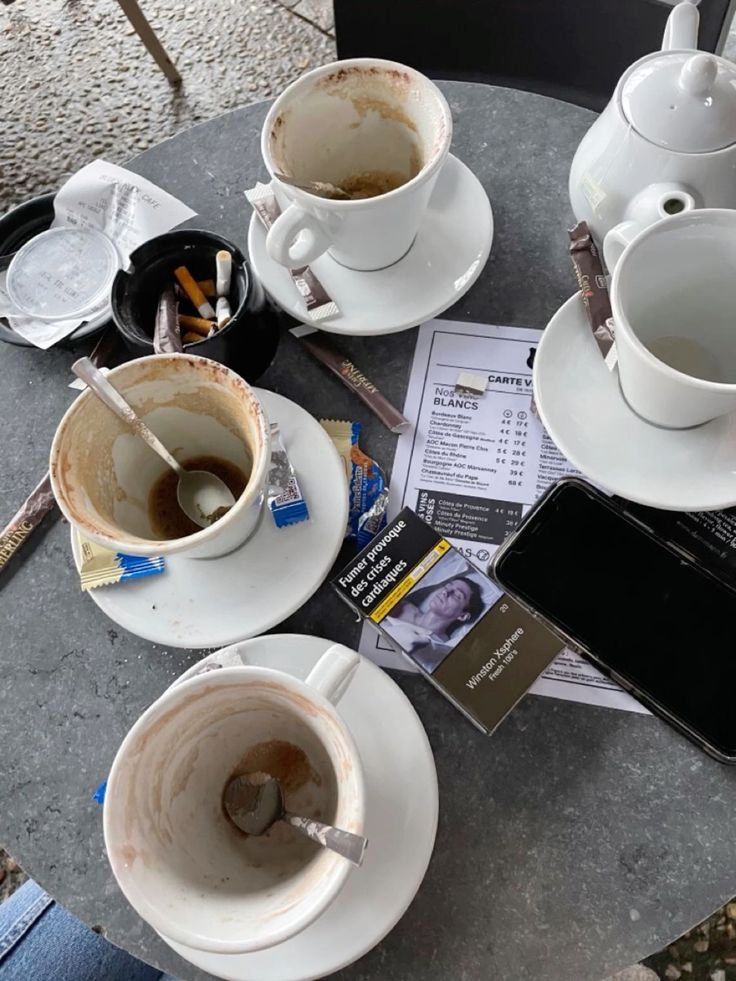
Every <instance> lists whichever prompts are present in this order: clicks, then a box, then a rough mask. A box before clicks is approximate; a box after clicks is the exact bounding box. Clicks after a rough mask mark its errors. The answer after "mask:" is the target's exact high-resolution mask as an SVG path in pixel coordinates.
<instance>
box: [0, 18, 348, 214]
mask: <svg viewBox="0 0 736 981" xmlns="http://www.w3.org/2000/svg"><path fill="white" fill-rule="evenodd" d="M142 8H143V9H144V11H145V13H146V15H147V16H148V18H149V20H150V22H151V25H152V26H153V27H154V29H155V30H156V33H157V34H158V36H159V39H160V40H161V42H162V43H163V45H164V47H165V48H166V49H167V51H168V53H169V56H170V57H171V59H172V60H173V61H174V63H175V64H176V66H177V67H178V69H179V71H180V73H181V75H182V77H183V80H184V81H183V84H182V85H181V86H172V85H170V84H169V82H167V80H166V79H165V78H164V76H163V74H162V73H161V71H160V70H159V68H158V67H157V66H156V64H155V62H154V61H153V59H152V58H151V56H150V55H149V54H148V52H147V51H146V49H145V47H144V46H143V44H142V43H141V41H140V40H139V38H138V36H137V34H136V33H135V32H134V30H133V28H132V27H131V26H130V24H129V22H128V20H127V18H126V17H125V15H124V14H123V12H122V10H121V9H120V8H119V7H118V5H117V4H116V3H114V2H112V0H65V2H64V0H16V2H15V3H13V4H12V5H11V6H9V7H5V6H0V92H2V93H3V100H2V102H3V104H2V108H1V109H0V213H2V212H3V211H5V210H6V209H7V208H8V207H9V206H10V205H13V204H16V203H18V202H20V201H23V200H26V199H27V198H28V197H30V196H32V195H33V194H37V193H40V192H42V191H47V190H53V189H54V188H56V187H58V186H59V184H60V182H61V181H62V180H63V179H64V178H65V177H67V176H69V174H71V173H73V172H74V171H75V170H77V169H78V168H79V167H80V166H82V165H83V164H85V163H87V162H89V161H90V160H91V159H93V158H94V157H98V156H104V157H106V158H107V159H109V160H112V161H113V162H115V163H123V162H124V161H125V160H126V159H127V158H128V157H130V156H131V155H132V154H135V153H137V152H140V151H141V150H145V149H147V148H148V147H150V146H152V145H153V144H155V143H158V142H159V141H160V140H162V139H164V138H165V137H168V136H171V135H173V134H174V133H176V132H178V131H179V130H182V129H186V128H188V127H189V126H191V125H192V124H193V123H196V122H199V121H200V120H203V119H209V118H211V117H212V116H216V115H219V114H220V113H222V112H225V111H227V110H228V109H233V108H235V107H236V106H241V105H246V104H248V103H250V102H254V101H256V100H257V99H263V98H266V97H268V96H272V95H275V94H276V93H277V92H279V91H280V90H281V89H283V88H284V87H285V86H286V85H287V84H288V83H289V82H291V81H293V80H294V79H295V78H296V77H297V76H298V75H300V74H302V73H303V72H304V71H306V70H307V69H309V68H313V67H314V66H316V65H319V64H323V63H324V62H326V61H330V60H332V59H334V57H335V42H334V39H333V38H332V37H331V35H330V34H329V33H328V31H329V30H331V27H332V19H331V5H330V4H329V2H327V3H326V2H325V0H298V2H297V3H295V4H292V9H291V10H289V9H288V8H286V7H285V6H283V5H282V4H280V3H278V2H276V0H187V2H186V3H182V2H181V0H143V3H142ZM305 18H312V19H313V20H314V21H315V23H311V22H310V20H309V19H305ZM317 24H319V25H322V26H317Z"/></svg>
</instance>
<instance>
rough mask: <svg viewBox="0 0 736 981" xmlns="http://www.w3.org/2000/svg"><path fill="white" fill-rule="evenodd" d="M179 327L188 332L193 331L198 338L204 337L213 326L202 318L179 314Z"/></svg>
mask: <svg viewBox="0 0 736 981" xmlns="http://www.w3.org/2000/svg"><path fill="white" fill-rule="evenodd" d="M179 326H180V327H183V328H185V329H186V330H188V331H194V333H195V334H199V335H200V337H206V336H207V335H208V334H209V332H210V331H211V330H212V328H213V327H214V324H213V323H212V321H211V320H204V319H203V318H202V317H188V316H187V315H186V314H185V313H180V314H179Z"/></svg>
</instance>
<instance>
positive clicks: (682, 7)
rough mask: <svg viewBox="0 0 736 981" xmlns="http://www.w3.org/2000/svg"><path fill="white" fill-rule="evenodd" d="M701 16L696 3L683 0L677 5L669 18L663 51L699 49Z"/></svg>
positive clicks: (663, 41) (665, 30) (663, 40)
mask: <svg viewBox="0 0 736 981" xmlns="http://www.w3.org/2000/svg"><path fill="white" fill-rule="evenodd" d="M699 27H700V14H699V12H698V8H697V7H696V5H695V2H692V3H691V2H690V0H683V2H682V3H678V4H676V6H674V7H673V8H672V12H671V13H670V15H669V17H668V18H667V25H666V27H665V29H664V37H663V38H662V50H663V51H672V50H674V49H678V50H681V49H683V48H685V49H690V50H692V49H697V47H698V29H699Z"/></svg>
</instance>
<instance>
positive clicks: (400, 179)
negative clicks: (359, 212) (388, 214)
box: [340, 168, 419, 200]
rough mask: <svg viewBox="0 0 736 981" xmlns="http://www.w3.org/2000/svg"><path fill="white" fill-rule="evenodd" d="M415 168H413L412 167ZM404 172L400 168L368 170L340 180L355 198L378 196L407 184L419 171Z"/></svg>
mask: <svg viewBox="0 0 736 981" xmlns="http://www.w3.org/2000/svg"><path fill="white" fill-rule="evenodd" d="M412 170H413V168H412ZM418 172H419V171H418V168H417V170H416V171H414V173H411V174H408V175H407V174H402V173H400V171H398V170H366V171H363V172H362V173H360V174H351V176H350V177H344V178H342V179H341V180H340V187H341V188H342V189H343V191H347V193H348V194H350V195H351V197H353V198H354V199H356V200H357V199H359V198H377V197H379V196H380V195H381V194H388V192H389V191H395V190H396V188H397V187H401V185H402V184H406V183H407V182H408V181H410V180H411V179H412V178H413V177H415V176H416V174H417V173H418Z"/></svg>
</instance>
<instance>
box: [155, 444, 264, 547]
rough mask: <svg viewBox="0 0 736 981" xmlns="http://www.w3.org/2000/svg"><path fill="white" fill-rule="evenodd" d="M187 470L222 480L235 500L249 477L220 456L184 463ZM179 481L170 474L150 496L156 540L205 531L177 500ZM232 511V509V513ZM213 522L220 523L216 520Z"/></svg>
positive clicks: (164, 477)
mask: <svg viewBox="0 0 736 981" xmlns="http://www.w3.org/2000/svg"><path fill="white" fill-rule="evenodd" d="M182 466H183V467H184V469H185V470H206V471H207V472H208V473H211V474H214V475H215V476H216V477H219V478H220V480H222V481H223V482H224V483H225V484H226V486H227V488H228V490H229V491H230V493H231V494H232V495H233V497H234V498H235V500H236V501H237V499H238V498H239V497H240V495H241V494H242V493H243V491H244V490H245V488H246V486H247V484H248V477H247V476H246V475H245V474H244V473H243V471H242V470H241V469H240V467H236V466H235V464H234V463H231V462H230V461H229V460H223V459H221V458H220V457H216V456H195V457H190V458H189V459H188V460H184V461H183V462H182ZM178 483H179V478H178V477H177V475H176V473H174V471H173V470H168V469H167V470H166V471H165V472H164V473H162V474H161V476H160V477H159V479H158V480H157V481H156V483H155V484H154V485H153V487H152V488H151V490H150V492H149V494H148V517H149V519H150V521H151V527H152V529H153V533H154V535H155V536H156V538H158V539H160V540H161V541H169V540H171V539H174V538H185V537H186V536H187V535H193V534H194V533H195V532H197V531H201V530H202V529H201V527H200V526H199V525H197V524H195V523H194V522H193V521H192V519H191V518H189V517H187V515H186V514H184V512H183V511H182V509H181V508H180V507H179V502H178V500H177V496H176V490H177V485H178ZM228 510H229V509H228ZM213 520H217V517H215V518H214V519H213Z"/></svg>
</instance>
